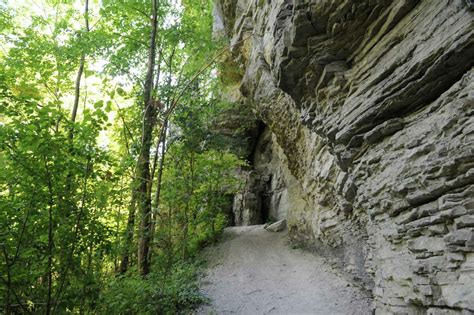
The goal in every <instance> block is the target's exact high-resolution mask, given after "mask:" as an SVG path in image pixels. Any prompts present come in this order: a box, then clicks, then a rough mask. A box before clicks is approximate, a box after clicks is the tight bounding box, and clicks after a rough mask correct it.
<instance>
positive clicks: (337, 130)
mask: <svg viewBox="0 0 474 315" xmlns="http://www.w3.org/2000/svg"><path fill="white" fill-rule="evenodd" d="M216 5H217V10H216V12H217V13H218V14H220V19H221V21H223V28H224V29H223V32H226V33H227V35H228V36H229V38H230V44H231V51H230V54H229V56H228V58H227V62H231V63H233V64H235V65H237V67H238V68H239V69H240V70H241V73H240V74H239V75H235V76H234V78H233V80H234V82H233V83H231V84H230V85H232V86H234V87H235V91H237V87H238V89H239V91H240V96H239V102H242V103H244V104H245V105H246V106H248V107H250V108H252V109H253V110H254V112H255V113H256V115H257V116H258V117H259V119H260V120H262V121H263V122H264V123H265V125H266V126H267V128H268V131H266V134H265V133H264V134H261V135H260V138H259V139H260V140H259V143H260V148H259V149H258V150H260V153H261V158H262V159H263V160H260V161H259V160H258V154H260V153H258V150H257V151H256V153H257V154H256V156H254V158H255V160H254V162H255V161H257V163H254V169H253V170H252V172H253V174H257V175H255V176H254V175H252V172H250V174H248V178H249V180H250V181H255V182H258V184H256V185H255V187H258V188H257V189H256V190H255V191H252V190H253V189H251V188H249V189H248V194H247V197H248V196H250V193H255V192H257V193H264V194H268V193H271V194H272V195H273V193H275V196H276V194H278V193H279V194H280V203H281V206H276V209H279V210H278V211H276V213H278V215H280V212H279V211H280V210H281V215H282V216H285V215H286V216H287V224H288V228H289V231H290V237H291V238H292V239H293V240H295V241H298V242H304V243H305V244H307V245H309V246H312V247H314V248H316V249H317V250H319V251H321V252H324V253H325V254H327V255H330V256H332V257H333V259H334V260H335V261H336V262H337V263H338V265H339V267H340V268H341V269H342V270H344V271H346V272H347V273H349V274H351V275H352V276H353V277H354V279H356V280H360V281H361V282H362V283H363V284H365V286H366V287H367V288H369V289H371V290H372V292H373V295H374V306H375V309H376V313H377V314H470V313H472V312H474V70H473V66H474V12H473V11H470V6H469V1H462V0H452V1H449V0H424V1H417V0H393V1H389V0H385V1H384V0H378V1H372V0H370V1H369V0H362V1H336V0H318V1H316V0H313V1H303V0H275V1H273V0H272V1H265V0H238V1H235V0H219V2H218V3H217V4H216ZM235 91H234V92H235ZM265 139H266V140H265ZM269 139H270V140H269ZM265 141H267V143H266V144H265ZM265 146H266V147H265ZM268 146H270V148H271V149H270V151H271V154H269V155H268V152H267V151H266V150H268ZM258 147H259V145H257V148H258ZM265 152H267V153H265ZM262 169H264V170H265V172H263V173H264V174H263V173H262ZM259 172H260V173H259ZM262 176H263V177H262ZM265 176H268V178H267V177H265ZM273 182H274V184H273ZM262 185H263V186H262ZM269 185H270V186H271V185H274V186H271V188H269ZM248 187H252V186H251V185H250V186H248ZM245 198H246V196H245V193H244V194H243V195H242V196H241V199H245ZM275 198H276V199H278V198H277V197H275ZM237 199H238V198H237ZM258 199H259V198H256V200H257V201H256V202H257V203H258ZM276 199H275V200H276ZM260 200H263V199H262V198H260ZM281 200H283V201H281ZM249 202H251V201H249ZM267 202H268V201H267ZM241 223H251V219H250V218H249V222H243V221H242V222H241Z"/></svg>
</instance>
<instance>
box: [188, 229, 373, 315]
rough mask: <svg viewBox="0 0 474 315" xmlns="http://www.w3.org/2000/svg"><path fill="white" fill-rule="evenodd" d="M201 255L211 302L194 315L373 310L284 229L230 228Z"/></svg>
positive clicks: (323, 314)
mask: <svg viewBox="0 0 474 315" xmlns="http://www.w3.org/2000/svg"><path fill="white" fill-rule="evenodd" d="M203 257H204V258H205V259H207V260H208V262H209V269H208V272H207V275H206V276H205V277H204V278H203V279H202V280H201V288H202V290H203V292H204V294H206V295H207V296H208V297H209V298H210V299H211V304H210V305H206V306H203V307H201V308H200V309H199V310H198V311H197V314H294V315H296V314H321V315H333V314H344V315H346V314H371V311H370V307H369V305H370V300H369V299H367V298H365V297H364V295H363V294H362V293H361V292H360V291H359V290H358V288H356V287H353V286H352V285H350V284H349V283H348V282H347V281H346V280H345V279H343V278H342V277H340V276H338V275H337V273H335V271H332V268H331V267H329V266H328V265H327V264H326V263H325V261H324V258H322V257H318V256H315V255H312V254H310V253H307V252H303V251H301V250H298V249H292V248H290V247H289V246H288V245H287V243H286V233H284V232H283V233H271V232H267V231H266V230H264V229H263V226H262V225H256V226H247V227H232V228H228V229H226V231H225V234H224V240H223V241H222V242H220V243H219V244H218V245H217V246H213V247H210V248H208V249H207V250H205V251H204V253H203Z"/></svg>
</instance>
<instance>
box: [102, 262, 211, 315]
mask: <svg viewBox="0 0 474 315" xmlns="http://www.w3.org/2000/svg"><path fill="white" fill-rule="evenodd" d="M197 268H198V267H197V265H196V264H190V263H180V264H177V265H175V266H173V268H172V269H171V270H170V271H169V272H165V271H160V272H153V273H151V274H149V275H148V277H147V278H145V279H144V278H141V277H138V276H122V277H118V278H116V279H115V280H113V281H111V283H110V284H109V285H108V287H107V288H106V289H104V291H103V293H102V297H101V300H100V305H99V309H98V312H99V313H101V314H177V313H178V314H183V313H188V312H190V311H191V310H192V309H193V308H195V307H196V306H197V305H199V304H201V303H203V302H205V301H206V299H205V297H204V296H203V295H201V294H200V292H199V287H198V281H197V279H198V278H197V270H198V269H197Z"/></svg>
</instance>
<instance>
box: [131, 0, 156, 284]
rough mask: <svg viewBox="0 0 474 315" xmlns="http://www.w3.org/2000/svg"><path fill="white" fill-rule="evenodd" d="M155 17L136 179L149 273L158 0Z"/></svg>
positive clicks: (141, 248) (142, 261)
mask: <svg viewBox="0 0 474 315" xmlns="http://www.w3.org/2000/svg"><path fill="white" fill-rule="evenodd" d="M152 4H153V9H152V11H153V17H152V20H151V34H150V46H149V53H148V64H147V73H146V79H145V86H144V95H143V96H144V97H143V98H144V100H143V105H144V108H143V112H144V113H143V125H142V139H141V150H140V155H139V156H138V163H137V170H136V180H137V181H138V185H137V204H138V209H139V210H140V215H141V216H140V226H139V239H138V271H139V273H140V274H141V275H143V276H146V275H147V274H148V273H149V272H150V264H149V261H148V253H149V251H150V224H151V190H150V148H151V144H152V134H153V128H154V125H155V121H156V109H155V108H154V106H153V104H152V91H153V70H154V66H155V55H156V34H157V11H158V8H157V6H158V3H157V0H153V1H152Z"/></svg>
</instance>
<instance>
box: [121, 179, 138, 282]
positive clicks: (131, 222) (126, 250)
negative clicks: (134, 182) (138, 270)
mask: <svg viewBox="0 0 474 315" xmlns="http://www.w3.org/2000/svg"><path fill="white" fill-rule="evenodd" d="M133 189H134V188H133ZM135 206H136V193H135V192H133V193H132V200H131V201H130V207H129V208H128V220H127V228H126V230H125V244H124V246H123V253H122V260H121V262H120V273H122V274H124V273H126V272H127V270H128V266H129V264H130V249H131V247H132V243H133V229H134V227H135Z"/></svg>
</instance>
